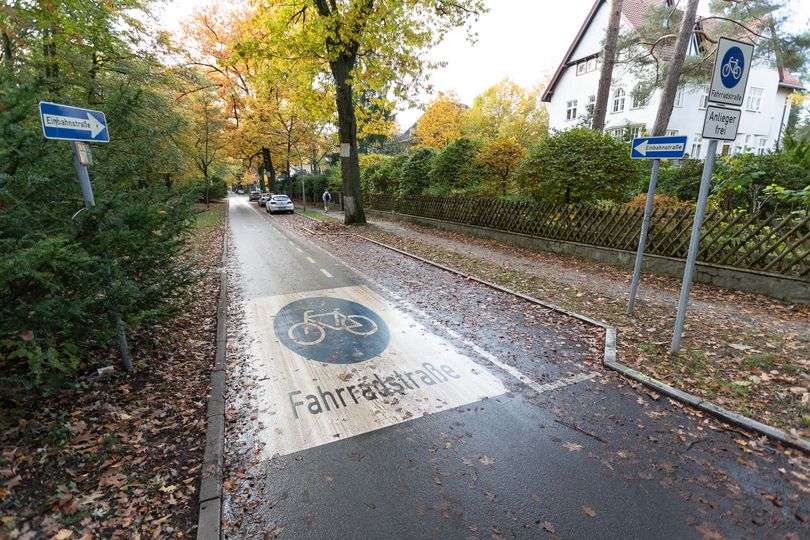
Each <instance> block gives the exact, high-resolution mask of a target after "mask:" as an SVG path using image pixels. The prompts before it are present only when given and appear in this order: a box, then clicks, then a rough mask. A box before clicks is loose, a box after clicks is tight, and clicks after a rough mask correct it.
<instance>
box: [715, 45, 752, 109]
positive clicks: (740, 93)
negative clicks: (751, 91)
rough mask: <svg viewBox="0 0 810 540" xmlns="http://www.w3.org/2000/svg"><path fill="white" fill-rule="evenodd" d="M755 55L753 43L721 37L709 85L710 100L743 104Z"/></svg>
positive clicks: (728, 103) (737, 104) (736, 104)
mask: <svg viewBox="0 0 810 540" xmlns="http://www.w3.org/2000/svg"><path fill="white" fill-rule="evenodd" d="M753 57H754V46H753V45H752V44H751V43H745V42H744V41H737V40H735V39H729V38H725V37H721V38H720V41H718V43H717V56H716V57H715V59H714V69H713V70H712V82H711V84H710V85H709V101H711V102H713V103H723V104H725V105H735V106H737V107H740V106H742V104H743V97H745V85H746V84H747V82H748V73H749V72H750V71H751V60H752V59H753Z"/></svg>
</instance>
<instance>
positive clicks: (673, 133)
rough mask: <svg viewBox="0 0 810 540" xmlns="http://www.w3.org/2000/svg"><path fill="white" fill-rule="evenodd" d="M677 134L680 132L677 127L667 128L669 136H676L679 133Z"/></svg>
mask: <svg viewBox="0 0 810 540" xmlns="http://www.w3.org/2000/svg"><path fill="white" fill-rule="evenodd" d="M677 134H678V130H677V129H668V130H667V137H674V136H675V135H677Z"/></svg>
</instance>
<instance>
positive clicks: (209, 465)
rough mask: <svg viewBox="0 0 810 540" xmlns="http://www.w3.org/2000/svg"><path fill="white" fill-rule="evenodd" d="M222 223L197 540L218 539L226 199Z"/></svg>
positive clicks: (225, 311) (225, 309)
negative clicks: (214, 337)
mask: <svg viewBox="0 0 810 540" xmlns="http://www.w3.org/2000/svg"><path fill="white" fill-rule="evenodd" d="M225 204H226V206H225V223H224V225H223V230H222V259H221V260H220V268H219V301H218V304H217V335H216V353H215V354H214V368H213V371H212V372H211V393H210V394H209V395H208V405H207V410H206V416H205V417H206V431H205V452H204V454H203V463H202V480H201V482H200V492H199V501H200V515H199V519H198V520H197V539H198V540H219V539H220V538H222V469H223V463H224V458H225V357H226V349H227V345H228V335H227V330H226V325H227V318H228V272H227V259H228V214H229V213H230V204H229V203H228V201H227V199H226V203H225Z"/></svg>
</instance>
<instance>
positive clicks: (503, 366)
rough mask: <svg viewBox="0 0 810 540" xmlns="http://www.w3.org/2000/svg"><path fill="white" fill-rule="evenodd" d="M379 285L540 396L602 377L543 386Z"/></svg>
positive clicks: (592, 374)
mask: <svg viewBox="0 0 810 540" xmlns="http://www.w3.org/2000/svg"><path fill="white" fill-rule="evenodd" d="M363 277H364V278H366V279H368V280H369V281H372V280H371V279H370V278H369V277H368V276H365V275H363ZM377 285H378V286H379V287H380V288H381V289H382V290H383V291H385V293H386V294H387V295H389V296H390V297H391V298H394V299H395V300H397V301H399V302H400V303H401V304H402V305H403V306H404V307H405V308H407V309H409V310H411V311H413V312H414V313H416V314H417V315H419V316H420V317H423V318H424V319H427V320H428V321H430V322H431V324H433V325H435V326H441V327H442V328H444V330H445V332H447V333H448V334H449V335H450V336H451V337H453V338H455V339H458V340H459V341H461V342H462V343H464V344H465V345H467V346H468V347H470V348H471V349H472V350H474V351H475V352H477V353H478V354H479V355H481V356H483V357H484V358H486V359H487V360H488V361H489V362H490V363H492V364H495V365H496V366H498V367H499V368H501V369H502V370H504V371H505V372H507V373H509V374H510V375H512V376H513V377H515V378H516V379H517V380H519V381H520V382H522V383H523V384H525V385H526V386H528V387H529V388H531V389H532V390H534V391H535V392H537V393H538V394H542V393H545V392H548V391H550V390H556V389H557V388H563V387H564V386H569V385H572V384H576V383H579V382H583V381H588V380H590V379H593V378H595V377H598V376H599V375H600V373H599V372H598V371H587V372H582V373H578V374H576V375H574V376H573V377H569V378H562V379H557V380H556V381H552V382H550V383H542V384H541V383H539V382H537V381H535V380H533V379H530V378H529V377H527V376H526V375H524V374H523V373H521V372H520V370H519V369H517V368H515V367H513V366H510V365H509V364H505V363H503V362H501V361H500V360H499V359H498V357H497V356H495V355H494V354H492V353H491V352H489V351H487V350H485V349H482V348H481V347H479V346H478V345H477V344H475V343H473V342H472V341H469V340H467V339H464V338H463V337H462V336H461V334H459V333H458V332H456V331H455V330H453V329H452V328H450V327H449V326H447V325H446V324H444V323H442V322H440V321H437V320H436V319H434V318H433V317H431V316H430V315H428V314H427V313H425V312H424V311H422V310H421V309H419V308H417V307H416V306H414V305H413V304H411V303H410V302H408V301H407V300H405V299H404V298H402V297H401V296H400V295H398V294H396V293H395V292H394V291H392V290H390V289H388V288H387V287H383V286H382V285H379V284H377Z"/></svg>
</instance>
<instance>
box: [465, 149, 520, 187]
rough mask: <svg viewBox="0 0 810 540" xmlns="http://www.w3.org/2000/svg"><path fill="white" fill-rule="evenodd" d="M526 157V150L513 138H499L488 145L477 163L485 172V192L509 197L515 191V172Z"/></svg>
mask: <svg viewBox="0 0 810 540" xmlns="http://www.w3.org/2000/svg"><path fill="white" fill-rule="evenodd" d="M525 156H526V149H525V148H524V147H523V145H521V144H520V143H518V142H517V141H516V140H515V139H512V138H499V139H495V140H493V141H490V142H489V143H487V144H486V145H485V146H484V148H482V149H481V152H480V153H479V154H478V157H477V159H476V161H477V162H478V165H480V166H481V168H482V169H483V170H484V173H485V176H484V182H483V192H484V193H485V194H486V195H495V194H497V195H502V196H503V195H508V194H509V193H510V192H511V191H513V181H514V176H515V171H516V170H517V168H518V166H519V165H520V163H521V161H522V160H523V158H524V157H525Z"/></svg>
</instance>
